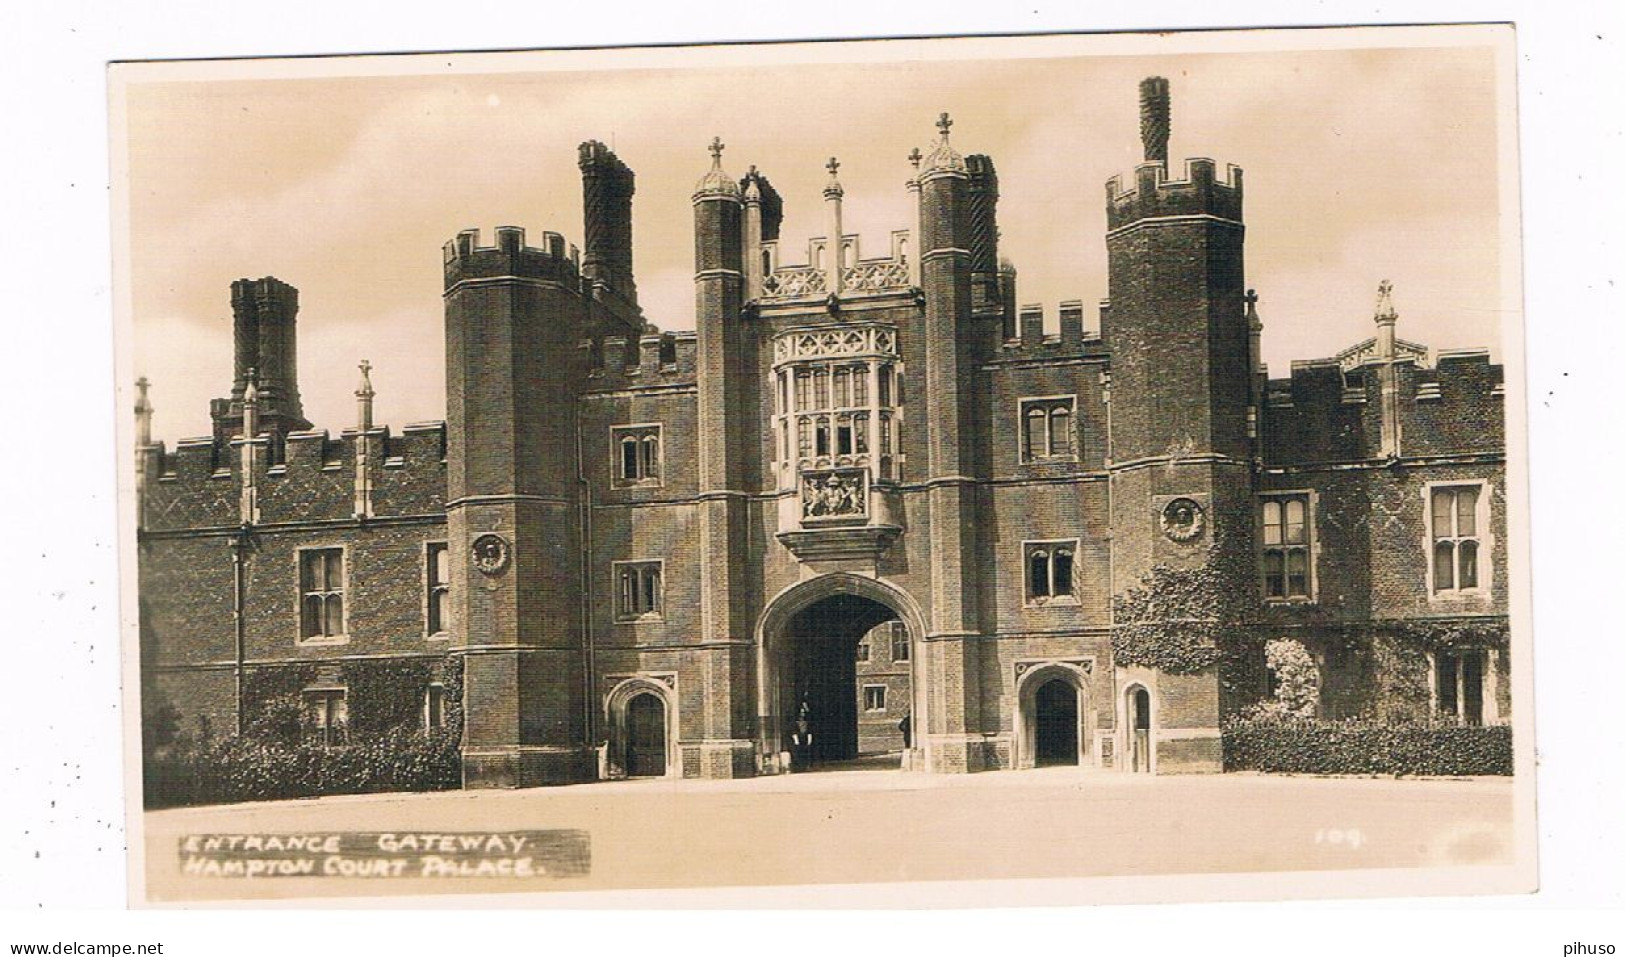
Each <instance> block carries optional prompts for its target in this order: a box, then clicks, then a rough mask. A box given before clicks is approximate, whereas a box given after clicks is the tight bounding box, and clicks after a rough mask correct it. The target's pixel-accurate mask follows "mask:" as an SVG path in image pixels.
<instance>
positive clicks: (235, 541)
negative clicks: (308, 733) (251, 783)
mask: <svg viewBox="0 0 1625 957" xmlns="http://www.w3.org/2000/svg"><path fill="white" fill-rule="evenodd" d="M248 534H249V526H248V525H247V524H244V525H241V526H239V527H238V529H237V532H236V534H234V535H233V536H232V537H231V542H230V545H229V547H230V548H231V621H232V630H233V633H234V637H235V645H236V652H235V655H236V657H235V660H234V662H233V665H232V683H233V685H234V694H235V699H236V702H237V708H236V711H237V734H238V736H239V737H240V736H241V735H242V734H243V730H244V728H245V726H246V725H247V723H248V722H247V720H246V715H245V714H244V694H243V661H244V659H245V658H246V656H247V655H246V644H247V642H246V641H245V638H246V633H247V628H246V627H245V625H246V623H245V621H244V617H245V616H244V606H245V604H246V601H245V599H246V598H247V594H246V593H247V590H248V589H247V582H246V576H245V575H244V571H245V569H244V562H245V560H246V558H247V555H246V553H247V551H248Z"/></svg>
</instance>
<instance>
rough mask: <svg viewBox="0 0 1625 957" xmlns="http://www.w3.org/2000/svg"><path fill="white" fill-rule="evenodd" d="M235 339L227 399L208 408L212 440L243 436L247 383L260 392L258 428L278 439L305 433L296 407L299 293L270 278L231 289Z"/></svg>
mask: <svg viewBox="0 0 1625 957" xmlns="http://www.w3.org/2000/svg"><path fill="white" fill-rule="evenodd" d="M231 314H232V329H233V333H234V339H235V347H234V359H235V361H234V369H233V376H232V385H231V398H230V399H226V400H220V401H217V402H216V403H215V404H214V407H213V409H212V412H213V415H214V420H215V440H216V441H217V442H220V443H224V442H228V441H230V439H231V438H232V437H233V436H235V435H239V434H243V430H244V428H245V426H244V424H243V399H244V394H245V393H246V392H247V390H248V383H249V380H250V378H251V377H252V378H253V379H254V384H255V388H256V390H257V391H258V393H259V396H258V399H259V421H258V423H257V425H258V428H259V429H260V430H262V431H266V432H270V433H273V434H275V435H278V436H282V435H286V434H288V433H289V432H298V431H301V430H303V429H308V428H310V421H309V420H308V419H306V418H305V414H304V409H303V407H302V406H301V404H300V402H299V339H298V326H297V319H298V316H299V290H298V289H295V288H294V287H293V286H290V285H288V284H287V283H285V282H283V281H282V280H280V279H277V278H275V277H274V276H266V277H264V278H262V279H239V280H237V281H236V282H233V283H232V284H231Z"/></svg>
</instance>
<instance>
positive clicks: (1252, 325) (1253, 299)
mask: <svg viewBox="0 0 1625 957" xmlns="http://www.w3.org/2000/svg"><path fill="white" fill-rule="evenodd" d="M1242 301H1243V302H1245V303H1246V304H1247V328H1248V329H1251V330H1252V331H1254V332H1257V331H1258V330H1260V329H1262V328H1264V320H1262V319H1260V318H1258V290H1256V289H1249V290H1247V295H1246V296H1243V297H1242Z"/></svg>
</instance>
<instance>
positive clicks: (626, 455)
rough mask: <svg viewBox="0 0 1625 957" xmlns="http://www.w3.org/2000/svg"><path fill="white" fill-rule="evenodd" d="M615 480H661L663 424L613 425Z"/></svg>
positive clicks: (622, 481) (619, 481)
mask: <svg viewBox="0 0 1625 957" xmlns="http://www.w3.org/2000/svg"><path fill="white" fill-rule="evenodd" d="M614 436H615V470H616V474H615V481H616V483H617V484H620V485H631V484H637V483H643V482H647V483H651V484H653V483H658V482H659V481H660V426H658V425H626V426H617V427H616V428H615V429H614Z"/></svg>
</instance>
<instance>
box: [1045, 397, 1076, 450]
mask: <svg viewBox="0 0 1625 957" xmlns="http://www.w3.org/2000/svg"><path fill="white" fill-rule="evenodd" d="M1049 454H1050V455H1051V456H1052V457H1053V456H1059V455H1071V454H1072V406H1071V405H1055V406H1052V407H1051V408H1050V410H1049Z"/></svg>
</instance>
